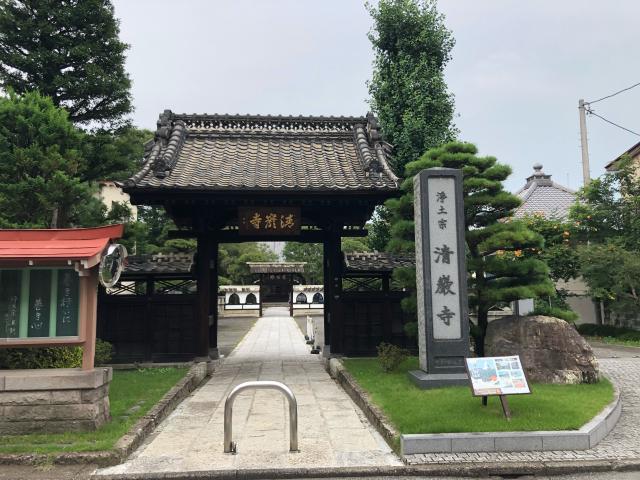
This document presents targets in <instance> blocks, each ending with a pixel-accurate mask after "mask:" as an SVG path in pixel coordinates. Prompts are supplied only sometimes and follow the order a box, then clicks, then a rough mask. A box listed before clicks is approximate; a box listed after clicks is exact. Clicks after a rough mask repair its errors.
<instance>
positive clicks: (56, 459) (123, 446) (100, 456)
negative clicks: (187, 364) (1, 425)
mask: <svg viewBox="0 0 640 480" xmlns="http://www.w3.org/2000/svg"><path fill="white" fill-rule="evenodd" d="M212 364H213V362H210V363H207V362H199V363H194V364H192V365H191V368H190V369H189V371H188V372H187V374H186V375H185V376H184V377H183V378H182V379H181V380H180V381H179V382H178V383H176V384H175V385H174V386H173V387H172V388H171V389H170V390H169V391H168V392H167V393H166V394H165V395H164V396H163V397H162V398H161V399H160V401H159V402H158V403H156V404H155V405H154V406H153V407H152V408H151V410H149V412H147V414H146V415H144V416H143V417H141V418H140V419H139V420H138V421H137V422H136V423H135V424H133V426H132V427H131V428H130V429H129V431H128V432H127V433H125V434H124V435H123V436H122V437H121V438H120V439H119V440H118V441H117V442H116V444H115V445H114V447H113V448H112V449H111V450H107V451H102V452H69V453H57V454H29V453H24V454H0V465H42V464H56V465H73V464H80V463H91V464H96V465H99V466H109V465H117V464H119V463H122V462H123V461H124V459H125V458H127V457H128V456H129V455H130V454H131V453H132V452H133V451H134V450H135V449H136V448H138V447H139V446H140V444H142V442H143V441H144V440H145V439H146V438H147V437H148V436H149V434H150V433H151V432H152V431H153V430H154V429H155V428H156V426H158V424H159V423H160V422H162V420H164V419H165V418H166V417H167V416H168V415H169V414H170V413H171V412H172V411H173V410H174V409H175V408H176V407H177V406H178V405H179V404H180V402H182V400H184V399H185V398H186V397H187V396H188V395H189V393H191V392H192V391H193V390H195V389H196V387H198V386H199V385H200V384H201V383H202V381H203V380H204V379H205V378H206V377H207V376H208V375H209V374H210V373H211V372H212V370H213V365H212Z"/></svg>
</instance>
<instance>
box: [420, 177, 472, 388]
mask: <svg viewBox="0 0 640 480" xmlns="http://www.w3.org/2000/svg"><path fill="white" fill-rule="evenodd" d="M414 217H415V235H416V287H417V294H418V349H419V358H420V370H414V371H411V372H409V377H410V378H411V380H412V381H413V382H414V383H415V384H416V385H417V386H418V387H420V388H436V387H443V386H448V385H466V384H467V382H468V378H467V373H466V370H465V358H466V357H468V356H469V318H468V306H467V271H466V265H465V240H464V205H463V199H462V172H461V171H460V170H457V169H451V168H429V169H427V170H423V171H422V172H420V173H419V174H418V175H416V177H415V178H414Z"/></svg>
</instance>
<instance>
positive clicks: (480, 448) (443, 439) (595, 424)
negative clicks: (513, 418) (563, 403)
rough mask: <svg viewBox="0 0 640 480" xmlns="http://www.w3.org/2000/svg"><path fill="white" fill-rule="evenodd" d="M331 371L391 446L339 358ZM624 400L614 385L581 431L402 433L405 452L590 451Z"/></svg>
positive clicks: (380, 417)
mask: <svg viewBox="0 0 640 480" xmlns="http://www.w3.org/2000/svg"><path fill="white" fill-rule="evenodd" d="M327 367H328V370H329V374H330V375H331V376H332V377H333V378H335V379H336V380H337V381H338V383H339V384H340V385H341V386H342V388H344V390H345V391H346V392H347V394H348V395H349V396H350V397H351V398H352V399H353V400H354V402H356V404H357V405H358V406H359V407H360V408H361V409H362V411H363V412H364V414H365V415H366V417H367V418H368V419H369V421H370V422H371V423H372V424H373V425H374V426H375V427H376V429H377V430H378V432H379V433H380V434H381V435H382V437H383V438H384V439H385V440H386V441H387V443H389V445H390V446H391V447H392V448H396V447H397V446H396V445H395V443H394V440H395V438H396V437H397V436H398V432H397V431H396V430H395V428H394V427H393V426H392V425H391V423H390V422H389V421H388V419H387V418H386V417H385V415H384V413H383V412H382V411H381V410H380V409H379V408H378V407H377V406H376V405H374V404H373V402H372V401H371V399H370V398H369V395H368V394H367V392H365V391H364V390H363V389H362V388H361V387H360V386H359V385H358V383H357V382H356V380H355V379H354V378H353V377H352V376H351V374H350V373H349V372H348V371H347V370H346V369H345V367H344V365H343V364H342V362H341V361H340V360H338V359H337V358H332V359H330V360H329V362H328V365H327ZM621 411H622V402H621V400H620V390H619V389H618V387H617V386H616V385H614V400H613V401H612V402H611V403H610V404H609V405H607V406H606V407H605V408H604V409H603V410H602V412H600V413H599V414H598V415H596V416H595V417H594V418H593V419H592V420H591V421H590V422H589V423H587V424H586V425H584V426H583V427H582V428H580V429H579V430H559V431H542V432H477V433H435V434H408V435H400V451H401V454H402V455H411V454H417V453H462V452H466V453H470V452H526V451H545V450H588V449H590V448H593V447H595V446H596V445H597V444H598V443H599V442H600V441H601V440H602V439H603V438H604V437H606V436H607V434H608V433H609V432H610V431H611V430H613V427H615V425H616V423H618V419H619V418H620V413H621Z"/></svg>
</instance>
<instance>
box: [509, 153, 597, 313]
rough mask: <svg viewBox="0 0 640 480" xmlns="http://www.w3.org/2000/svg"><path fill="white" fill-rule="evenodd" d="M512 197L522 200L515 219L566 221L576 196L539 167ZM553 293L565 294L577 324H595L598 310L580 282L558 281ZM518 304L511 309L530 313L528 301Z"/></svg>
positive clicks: (521, 301) (531, 306)
mask: <svg viewBox="0 0 640 480" xmlns="http://www.w3.org/2000/svg"><path fill="white" fill-rule="evenodd" d="M515 194H516V195H517V196H518V197H520V199H521V200H522V204H521V205H520V206H519V207H518V208H517V209H516V211H515V214H514V215H515V217H517V218H523V217H525V216H528V215H542V216H544V217H545V218H555V219H558V220H566V219H567V217H568V216H569V210H570V208H571V205H573V203H574V202H575V201H576V192H575V191H574V190H571V189H570V188H567V187H565V186H563V185H560V184H559V183H556V182H554V181H553V180H551V175H547V174H545V173H544V172H543V171H542V165H541V164H539V163H536V164H535V165H534V166H533V175H531V176H529V177H527V183H526V184H525V185H524V187H522V188H521V189H520V190H518V191H517V192H516V193H515ZM556 289H558V290H564V291H566V292H567V293H568V295H569V296H568V297H567V303H568V304H569V306H571V308H572V309H573V311H574V312H576V313H577V314H578V315H579V318H578V321H577V323H598V318H599V307H598V305H597V304H596V303H595V302H594V301H593V300H592V299H591V297H590V296H589V295H588V288H587V285H586V284H585V283H584V280H582V278H573V279H571V280H569V281H568V282H565V281H564V280H559V281H558V282H556ZM517 303H518V305H516V306H514V309H515V310H516V313H519V314H521V315H522V314H524V313H528V312H527V310H529V311H531V310H532V309H533V301H532V300H531V299H525V300H520V301H519V302H517Z"/></svg>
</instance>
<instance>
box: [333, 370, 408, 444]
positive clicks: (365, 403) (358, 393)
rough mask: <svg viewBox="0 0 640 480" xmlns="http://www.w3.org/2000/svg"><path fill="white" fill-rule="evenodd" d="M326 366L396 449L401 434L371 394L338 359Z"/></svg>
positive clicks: (383, 436) (386, 440)
mask: <svg viewBox="0 0 640 480" xmlns="http://www.w3.org/2000/svg"><path fill="white" fill-rule="evenodd" d="M325 366H326V367H327V371H328V372H329V375H330V376H331V378H333V379H334V380H336V381H337V382H338V383H339V384H340V386H341V387H342V388H343V389H344V391H345V392H347V395H349V397H351V399H352V400H353V401H354V402H355V404H356V405H358V407H360V409H361V410H362V412H363V413H364V414H365V416H366V417H367V419H368V420H369V421H370V422H371V423H372V425H373V426H374V427H375V428H376V430H377V431H378V433H379V434H380V435H382V438H384V440H385V442H387V443H388V444H389V446H390V447H391V448H392V449H396V448H397V443H396V439H397V438H399V436H400V434H399V432H398V431H397V430H396V429H395V427H394V426H393V425H392V423H391V422H390V421H389V419H387V417H386V416H385V414H384V412H383V411H382V410H381V409H380V408H378V406H377V405H375V404H374V403H373V402H372V401H371V399H370V398H369V394H368V393H367V392H366V391H365V390H363V389H362V387H360V385H358V382H356V379H355V378H353V377H352V376H351V374H350V373H349V372H348V371H347V369H346V368H344V365H343V364H342V362H341V361H340V360H338V359H337V358H330V359H329V360H328V361H327V362H326V365H325Z"/></svg>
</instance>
